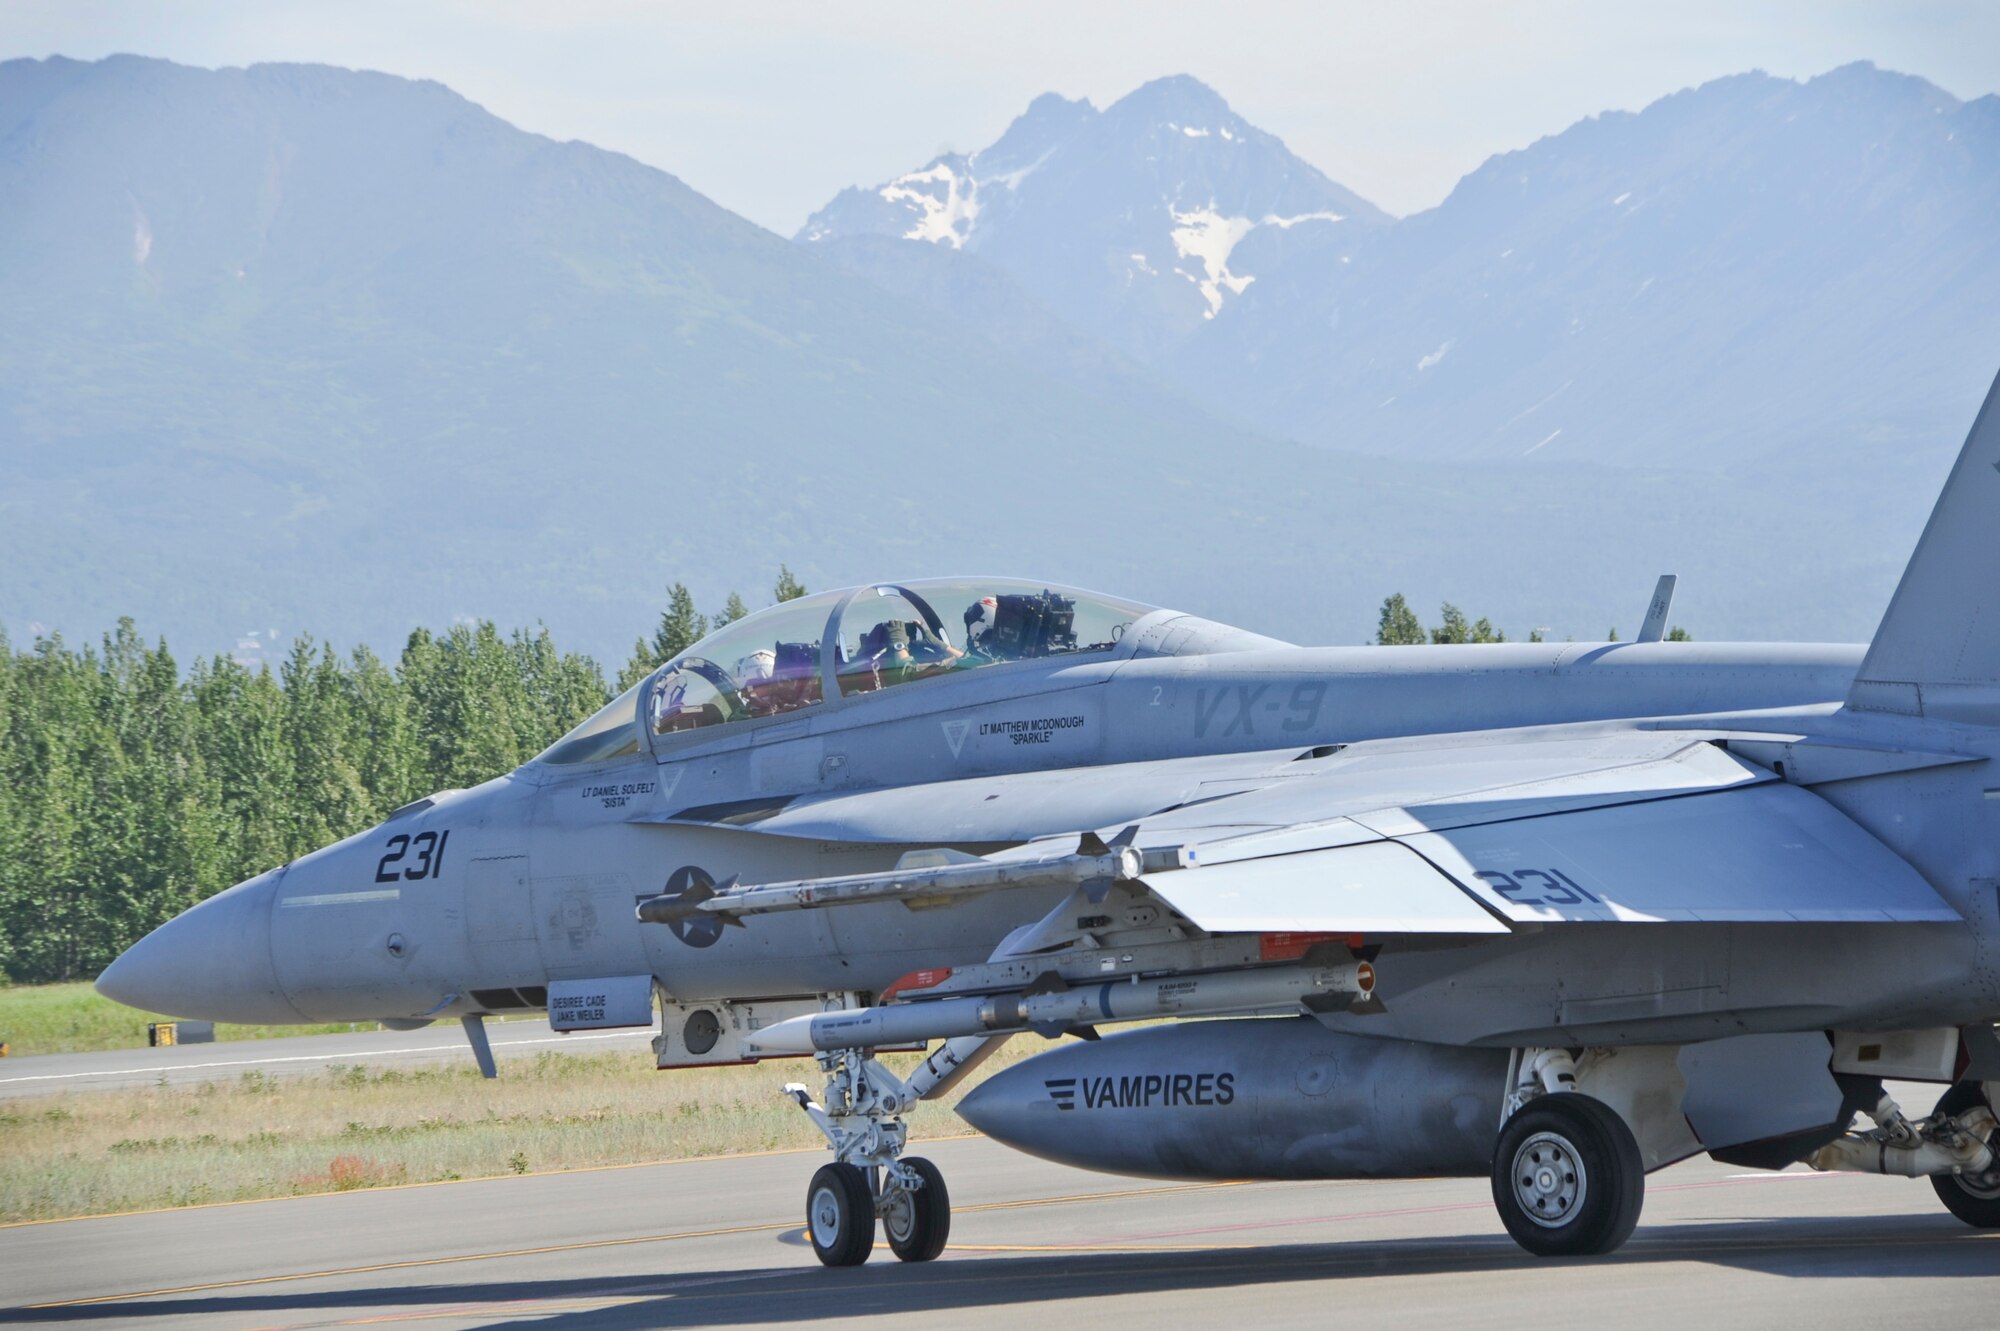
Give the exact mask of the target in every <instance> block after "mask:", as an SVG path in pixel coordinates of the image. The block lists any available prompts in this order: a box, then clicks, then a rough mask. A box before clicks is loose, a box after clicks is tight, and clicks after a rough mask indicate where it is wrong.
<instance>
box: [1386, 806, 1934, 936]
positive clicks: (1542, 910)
mask: <svg viewBox="0 0 2000 1331" xmlns="http://www.w3.org/2000/svg"><path fill="white" fill-rule="evenodd" d="M1399 840H1400V841H1401V842H1402V843H1403V844H1404V845H1407V846H1408V847H1409V848H1410V849H1412V850H1414V851H1416V852H1417V853H1418V854H1421V855H1422V856H1423V857H1424V858H1425V859H1426V860H1428V861H1429V862H1430V863H1432V864H1434V865H1436V866H1437V867H1438V868H1439V869H1441V870H1443V871H1444V872H1445V873H1447V874H1449V875H1450V876H1451V877H1452V878H1453V879H1454V880H1455V881H1457V882H1458V883H1459V884H1460V885H1461V886H1462V887H1464V888H1465V889H1466V890H1467V891H1468V892H1471V893H1472V894H1473V895H1474V896H1476V897H1478V898H1479V899H1480V900H1481V901H1482V902H1484V903H1485V904H1486V905H1487V906H1489V907H1491V908H1492V909H1493V910H1495V911H1497V912H1499V914H1500V915H1501V916H1502V917H1504V918H1505V919H1507V920H1509V921H1512V922H1514V923H1516V924H1552V923H1574V922H1582V921H1612V922H1624V923H1639V922H1654V921H1673V922H1681V923H1690V922H1736V923H1741V922H1787V923H1794V922H1808V921H1812V922H1829V923H1859V922H1887V921H1896V922H1922V921H1956V920H1958V919H1959V918H1960V916H1959V915H1958V912H1956V911H1954V910H1953V909H1952V908H1951V907H1950V906H1949V905H1948V904H1946V903H1945V901H1944V900H1943V899H1942V898H1941V897H1939V896H1938V894H1937V893H1936V891H1934V890H1933V889H1932V888H1931V886H1930V884H1929V883H1927V882H1925V881H1924V878H1923V876H1922V875H1921V874H1919V873H1918V872H1917V871H1916V870H1915V869H1914V868H1912V867H1911V866H1910V865H1909V864H1908V863H1907V862H1906V861H1904V860H1903V859H1902V858H1901V857H1900V856H1898V855H1896V854H1895V853H1894V852H1893V851H1891V850H1890V849H1889V848H1888V847H1887V846H1884V845H1883V844H1882V843H1881V842H1880V841H1877V840H1876V839H1875V838H1874V837H1873V836H1871V835H1870V834H1869V833H1868V832H1866V831H1865V830H1863V829H1862V828H1861V827H1860V826H1859V825H1857V824H1856V823H1854V822H1853V821H1852V820H1851V819H1849V818H1848V817H1847V816H1846V815H1844V814H1842V813H1841V812H1840V811H1839V810H1837V809H1835V808H1834V807H1833V806H1832V805H1830V804H1828V803H1827V802H1826V801H1824V800H1822V799H1820V798H1819V797H1818V796H1816V795H1813V794H1811V793H1810V792H1808V791H1805V790H1801V789H1799V788H1797V787H1795V786H1789V785H1785V784H1783V783H1779V782H1770V783H1765V784H1759V785H1753V786H1747V787H1739V788H1736V789H1730V790H1721V791H1714V792H1709V793H1704V794H1695V795H1687V796H1682V797H1680V798H1675V799H1663V800H1654V801H1649V802H1646V803H1632V804H1620V805H1613V806H1609V807H1603V808H1595V809H1586V810H1578V811H1573V812H1568V813H1557V814H1546V815H1542V816H1539V817H1531V818H1521V819H1512V820H1508V821H1503V822H1489V823H1485V824H1482V825H1479V826H1470V827H1450V828H1440V829H1436V830H1431V831H1426V832H1421V833H1416V834H1413V835H1406V836H1403V837H1400V838H1399Z"/></svg>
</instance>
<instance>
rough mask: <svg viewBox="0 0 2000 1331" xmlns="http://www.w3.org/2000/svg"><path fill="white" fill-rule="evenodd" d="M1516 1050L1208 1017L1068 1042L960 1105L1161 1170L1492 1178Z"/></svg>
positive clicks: (1006, 1126) (1114, 1161)
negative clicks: (1495, 1141) (1497, 1132)
mask: <svg viewBox="0 0 2000 1331" xmlns="http://www.w3.org/2000/svg"><path fill="white" fill-rule="evenodd" d="M1507 1059H1508V1051H1507V1050H1505V1049H1474V1048H1463V1047H1457V1046H1452V1045H1437V1044H1424V1043H1420V1042H1418V1041H1414V1040H1386V1039H1377V1038H1374V1037H1365V1036H1357V1035H1349V1034H1347V1033H1345V1032H1343V1031H1334V1030H1329V1029H1327V1028H1326V1027H1325V1026H1324V1025H1322V1024H1321V1023H1320V1022H1319V1021H1317V1020H1315V1019H1313V1018H1311V1017H1289V1018H1276V1019H1272V1018H1233V1019H1230V1020H1226V1021H1195V1022H1186V1023H1177V1024H1174V1025H1170V1026H1153V1027H1149V1028H1147V1029H1144V1030H1137V1031H1127V1032H1124V1033H1122V1034H1115V1035H1108V1036H1106V1037H1105V1038H1104V1039H1102V1040H1096V1041H1092V1042H1089V1043H1077V1044H1066V1045H1058V1046H1056V1047H1055V1048H1053V1049H1051V1050H1050V1051H1049V1052H1047V1053H1045V1054H1039V1055H1037V1056H1035V1057H1034V1058H1030V1059H1027V1060H1025V1061H1023V1062H1020V1063H1016V1064H1015V1065H1014V1066H1013V1067H1010V1068H1006V1069H1004V1070H1002V1071H1000V1072H996V1073H994V1074H993V1075H992V1076H990V1077H988V1078H987V1079H986V1080H985V1081H983V1082H981V1083H980V1084H979V1085H977V1086H975V1087H973V1088H972V1090H971V1091H970V1092H969V1093H968V1094H967V1095H966V1097H965V1098H964V1099H963V1100H962V1101H960V1102H959V1104H958V1106H957V1109H958V1114H959V1117H961V1118H963V1119H964V1120H965V1121H966V1122H967V1123H969V1124H971V1125H972V1126H973V1127H974V1128H977V1129H978V1130H979V1131H980V1132H982V1133H984V1134H985V1135H986V1136H989V1137H991V1138H993V1139H994V1140H996V1141H999V1142H1002V1143H1004V1144H1006V1145H1008V1146H1012V1147H1014V1148H1015V1149H1017V1150H1021V1151H1026V1152H1028V1153H1029V1154H1030V1155H1037V1156H1040V1157H1042V1158H1043V1159H1045V1160H1054V1161H1057V1162H1059V1163H1062V1164H1067V1165H1076V1166H1078V1167H1080V1168H1085V1169H1093V1170H1102V1171H1108V1172H1111V1173H1118V1174H1135V1175H1139V1176H1141V1177H1146V1178H1179V1179H1217V1178H1222V1179H1242V1178H1327V1179H1334V1178H1415V1177H1479V1178H1483V1177H1485V1175H1486V1173H1487V1167H1488V1160H1489V1157H1490V1156H1491V1154H1492V1151H1493V1135H1494V1125H1495V1124H1497V1123H1498V1122H1499V1121H1500V1102H1501V1098H1502V1097H1503V1095H1504V1094H1505V1092H1506V1088H1507Z"/></svg>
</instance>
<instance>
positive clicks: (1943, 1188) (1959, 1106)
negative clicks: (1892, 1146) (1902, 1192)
mask: <svg viewBox="0 0 2000 1331" xmlns="http://www.w3.org/2000/svg"><path fill="white" fill-rule="evenodd" d="M1986 1085H1989V1086H1990V1085H1992V1083H1991V1082H1988V1083H1986ZM1972 1109H1986V1110H1988V1111H1989V1112H1990V1111H1991V1109H1992V1106H1990V1105H1988V1104H1987V1102H1986V1093H1985V1090H1984V1087H1982V1085H1981V1084H1980V1083H1979V1082H1976V1081H1962V1082H1959V1083H1958V1084H1957V1085H1955V1086H1953V1087H1952V1088H1951V1089H1950V1090H1948V1091H1946V1092H1945V1093H1944V1098H1943V1099H1941V1100H1939V1101H1938V1106H1937V1112H1936V1114H1935V1115H1933V1117H1935V1118H1954V1119H1955V1118H1957V1117H1958V1116H1959V1115H1961V1114H1965V1113H1966V1112H1967V1111H1968V1110H1972ZM1991 1144H1992V1145H1994V1146H1995V1147H2000V1139H1996V1140H1994V1141H1993V1142H1992V1143H1991ZM1931 1187H1932V1188H1934V1189H1936V1190H1937V1195H1938V1200H1939V1201H1941V1202H1943V1203H1944V1205H1945V1209H1946V1210H1947V1211H1950V1212H1951V1213H1952V1214H1953V1215H1955V1216H1957V1217H1958V1218H1959V1219H1960V1220H1963V1221H1964V1222H1965V1223H1966V1224H1968V1225H1971V1226H1972V1227H1973V1228H1974V1229H2000V1165H1996V1166H1995V1167H1994V1168H1991V1169H1988V1170H1987V1171H1985V1172H1984V1173H1970V1172H1965V1171H1961V1172H1958V1173H1951V1174H1933V1175H1931Z"/></svg>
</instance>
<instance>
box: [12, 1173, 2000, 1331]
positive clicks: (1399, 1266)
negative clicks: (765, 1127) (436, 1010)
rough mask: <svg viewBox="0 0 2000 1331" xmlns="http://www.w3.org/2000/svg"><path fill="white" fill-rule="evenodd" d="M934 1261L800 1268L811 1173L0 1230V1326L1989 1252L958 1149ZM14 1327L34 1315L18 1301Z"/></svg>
mask: <svg viewBox="0 0 2000 1331" xmlns="http://www.w3.org/2000/svg"><path fill="white" fill-rule="evenodd" d="M922 1149H923V1151H924V1153H925V1154H927V1155H929V1156H930V1157H931V1158H932V1159H934V1160H936V1161H937V1162H938V1164H939V1165H940V1166H941V1167H942V1168H943V1170H944V1171H945V1177H946V1179H947V1181H948V1183H949V1185H950V1187H951V1190H952V1195H953V1200H954V1203H955V1207H956V1210H955V1223H954V1228H953V1233H952V1246H951V1248H950V1249H949V1250H948V1251H947V1252H946V1253H945V1255H944V1257H943V1258H941V1259H940V1260H938V1261H937V1262H935V1263H932V1264H930V1265H928V1266H920V1267H907V1266H903V1265H902V1264H900V1263H898V1262H896V1261H895V1260H894V1259H893V1258H892V1257H891V1256H890V1254H889V1253H888V1251H887V1249H886V1248H878V1249H877V1251H876V1253H875V1257H874V1260H872V1261H871V1262H870V1263H869V1264H868V1265H867V1266H865V1267H862V1268H859V1269H854V1270H843V1271H829V1270H825V1269H823V1268H821V1267H820V1266H819V1264H818V1263H817V1262H816V1261H814V1260H813V1257H812V1254H811V1251H810V1249H808V1248H807V1247H806V1246H804V1241H803V1238H802V1236H801V1234H800V1222H799V1216H800V1214H801V1213H802V1210H803V1195H804V1191H805V1184H806V1180H807V1178H808V1177H809V1176H810V1175H811V1173H812V1171H813V1170H814V1169H815V1168H816V1167H817V1166H818V1165H819V1164H820V1163H821V1161H822V1160H823V1158H824V1155H823V1153H821V1152H787V1153H782V1154H775V1155H763V1156H754V1157H739V1158H734V1159H719V1160H704V1161H688V1162H681V1163H670V1164H654V1165H641V1166H634V1167H629V1168H624V1169H608V1170H591V1171H581V1172H576V1173H567V1174H550V1175H539V1176H538V1175H527V1176H523V1177H518V1178H512V1177H510V1178H502V1179H489V1180H480V1181H473V1182H465V1183H448V1184H435V1185H426V1186H417V1187H408V1188H397V1189H384V1190H379V1191H372V1192H353V1193H343V1194H336V1195H332V1196H324V1197H309V1198H298V1199H293V1200H285V1201H275V1202H251V1203H244V1204H239V1205H229V1206H214V1207H206V1208H197V1209H190V1210H180V1211H164V1212H154V1213H149V1214H141V1215H130V1216H114V1217H105V1218H99V1219H82V1220H68V1221H54V1222H49V1223H43V1224H30V1225H20V1226H14V1227H11V1228H0V1290H4V1291H5V1293H4V1295H3V1296H0V1302H4V1303H5V1304H6V1305H8V1306H7V1307H6V1308H5V1309H4V1310H0V1322H6V1323H10V1324H24V1325H40V1324H47V1323H62V1322H71V1323H75V1322H80V1323H87V1324H88V1323H97V1324H105V1325H114V1326H144V1327H182V1326H186V1327H194V1326H200V1327H220V1328H234V1327H308V1326H310V1327H323V1326H347V1325H353V1324H355V1323H359V1322H374V1321H406V1320H412V1321H421V1322H422V1323H423V1324H424V1325H426V1326H443V1327H454V1326H494V1325H507V1324H511V1323H522V1324H534V1323H543V1322H555V1323H559V1324H562V1325H576V1326H586V1327H633V1328H638V1327H653V1326H688V1325H712V1326H754V1325H763V1324H777V1323H797V1322H800V1321H805V1320H813V1321H827V1322H830V1323H833V1324H836V1325H838V1324H853V1325H862V1324H864V1323H865V1324H867V1325H870V1326H874V1327H880V1326H882V1325H884V1324H885V1323H886V1324H890V1325H907V1326H916V1325H928V1324H935V1323H937V1322H938V1321H940V1320H942V1321H943V1322H944V1324H946V1325H950V1326H953V1327H959V1326H993V1327H1002V1326H1004V1327H1008V1328H1015V1329H1018V1328H1019V1327H1020V1326H1021V1325H1023V1323H1024V1320H1026V1321H1029V1322H1030V1323H1031V1324H1033V1325H1036V1326H1044V1327H1049V1328H1058V1327H1060V1328H1069V1327H1079V1326H1081V1327H1093V1326H1119V1327H1131V1326H1189V1325H1219V1324H1225V1323H1228V1324H1233V1325H1235V1326H1239V1327H1249V1326H1252V1325H1258V1324H1263V1325H1278V1326H1290V1325H1306V1324H1314V1325H1325V1324H1329V1323H1348V1322H1352V1323H1355V1324H1358V1325H1365V1326H1409V1325H1421V1324H1430V1323H1428V1322H1426V1323H1416V1322H1413V1318H1416V1317H1423V1318H1429V1319H1437V1318H1448V1319H1450V1322H1449V1323H1447V1324H1453V1325H1500V1326H1508V1325H1526V1324H1529V1323H1533V1324H1535V1325H1538V1326H1592V1327H1597V1326H1602V1325H1604V1324H1606V1323H1607V1322H1609V1323H1612V1324H1615V1325H1617V1326H1618V1327H1619V1328H1620V1331H1629V1328H1636V1327H1674V1328H1685V1327H1687V1326H1690V1325H1700V1326H1732V1327H1733V1326H1771V1325H1796V1326H1814V1327H1821V1326H1869V1327H1880V1326H1882V1325H1885V1324H1889V1323H1892V1322H1893V1323H1899V1324H1901V1323H1908V1322H1909V1321H1911V1320H1913V1319H1921V1321H1922V1324H1925V1325H1936V1326H1986V1325H1991V1324H1992V1320H1993V1310H1994V1308H1995V1307H2000V1232H1993V1233H1982V1232H1979V1231H1975V1230H1972V1229H1969V1228H1967V1227H1965V1226H1964V1225H1962V1224H1960V1223H1959V1222H1958V1221H1956V1220H1954V1219H1953V1218H1952V1217H1951V1216H1950V1215H1948V1214H1947V1213H1945V1212H1944V1210H1943V1209H1942V1208H1941V1207H1940V1206H1939V1205H1938V1204H1937V1203H1936V1201H1935V1199H1934V1198H1933V1196H1932V1194H1931V1190H1930V1187H1929V1185H1928V1184H1927V1183H1925V1182H1923V1181H1921V1180H1903V1179H1883V1178H1875V1177H1864V1176H1858V1175H1814V1174H1810V1173H1803V1172H1800V1173H1786V1174H1778V1175H1771V1174H1756V1175H1746V1174H1744V1173H1743V1172H1742V1171H1740V1170H1736V1169H1733V1168H1730V1167H1728V1166H1723V1165H1718V1164H1715V1163H1713V1162H1709V1161H1706V1160H1702V1161H1699V1162H1689V1163H1686V1164H1682V1165H1678V1166H1676V1167H1674V1168H1673V1169H1670V1170H1666V1171H1663V1172H1662V1173H1660V1174H1656V1175H1654V1176H1653V1178H1652V1179H1651V1181H1650V1183H1651V1187H1650V1190H1649V1193H1648V1196H1647V1201H1646V1209H1645V1213H1644V1216H1643V1218H1642V1219H1641V1222H1640V1227H1639V1232H1638V1234H1637V1235H1636V1236H1635V1237H1634V1239H1633V1240H1632V1242H1630V1243H1629V1244H1627V1245H1626V1246H1625V1247H1624V1248H1623V1249H1622V1250H1621V1251H1619V1252H1618V1253H1616V1254H1614V1255H1613V1256H1611V1257H1609V1258H1597V1259H1592V1260H1589V1261H1574V1262H1549V1261H1541V1260H1536V1259H1534V1258H1530V1257H1528V1256H1527V1255H1526V1254H1524V1253H1522V1252H1521V1251H1520V1250H1519V1249H1518V1248H1516V1247H1515V1246H1514V1244H1513V1243H1512V1241H1511V1240H1509V1239H1508V1238H1507V1237H1506V1235H1505V1233H1504V1232H1503V1231H1502V1230H1501V1228H1500V1223H1499V1221H1498V1219H1497V1218H1496V1217H1495V1215H1494V1213H1493V1210H1492V1207H1491V1204H1490V1202H1489V1201H1488V1200H1487V1195H1486V1184H1485V1182H1484V1181H1483V1180H1469V1179H1439V1180H1422V1181H1415V1182H1391V1183H1237V1184H1206V1185H1175V1184H1163V1183H1155V1182H1147V1181H1138V1180H1122V1179H1113V1178H1107V1177H1104V1176H1102V1175H1094V1174H1085V1173H1080V1172H1078V1171H1075V1170H1071V1169H1066V1168H1062V1167H1060V1166H1055V1165H1049V1164H1044V1163H1041V1162H1039V1161H1035V1160H1031V1159H1028V1158H1027V1157H1024V1156H1021V1155H1018V1154H1015V1153H1013V1152H1011V1151H1008V1150H1007V1149H1005V1148H1003V1147H1000V1146H996V1145H994V1144H992V1143H990V1142H987V1141H984V1140H981V1139H975V1138H965V1139H956V1140H950V1141H942V1142H935V1143H931V1144H929V1145H928V1146H925V1147H924V1148H922ZM31 1305H40V1306H31Z"/></svg>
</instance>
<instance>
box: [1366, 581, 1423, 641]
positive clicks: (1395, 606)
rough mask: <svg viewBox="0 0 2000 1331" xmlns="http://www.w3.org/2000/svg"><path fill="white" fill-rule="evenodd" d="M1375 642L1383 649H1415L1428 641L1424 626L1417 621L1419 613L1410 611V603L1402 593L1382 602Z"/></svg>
mask: <svg viewBox="0 0 2000 1331" xmlns="http://www.w3.org/2000/svg"><path fill="white" fill-rule="evenodd" d="M1375 641H1376V643H1377V644H1378V645H1379V646H1383V647H1415V646H1417V645H1419V644H1421V643H1423V642H1424V641H1426V638H1425V634H1424V626H1423V624H1422V623H1421V622H1420V621H1419V620H1418V619H1417V612H1416V611H1414V610H1412V609H1410V603H1409V602H1408V601H1406V600H1404V599H1403V594H1402V593H1401V592H1397V593H1396V594H1395V595H1393V596H1391V597H1389V598H1388V599H1387V600H1386V601H1384V602H1382V615H1381V620H1380V622H1379V624H1378V626H1377V627H1376V630H1375Z"/></svg>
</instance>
